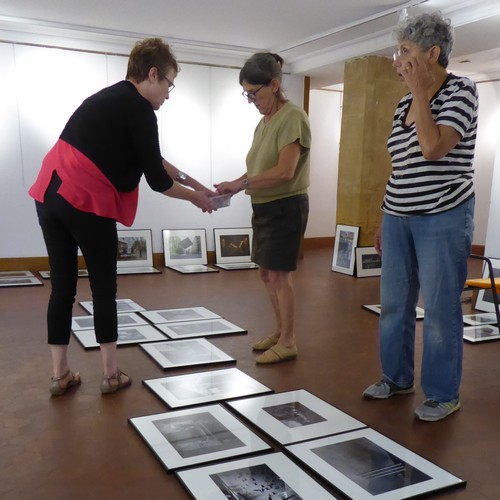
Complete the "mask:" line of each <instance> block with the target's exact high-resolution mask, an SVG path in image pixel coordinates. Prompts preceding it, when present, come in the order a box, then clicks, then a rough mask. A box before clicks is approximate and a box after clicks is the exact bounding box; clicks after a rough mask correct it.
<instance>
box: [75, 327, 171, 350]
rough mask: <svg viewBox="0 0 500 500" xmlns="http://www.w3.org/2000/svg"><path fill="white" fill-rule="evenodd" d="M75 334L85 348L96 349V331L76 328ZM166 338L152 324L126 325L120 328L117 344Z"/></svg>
mask: <svg viewBox="0 0 500 500" xmlns="http://www.w3.org/2000/svg"><path fill="white" fill-rule="evenodd" d="M73 335H74V336H75V337H76V339H77V340H78V342H80V344H81V345H82V347H83V348H84V349H96V348H98V347H99V344H98V343H97V340H96V336H95V331H94V329H91V330H74V331H73ZM160 340H166V337H165V335H163V333H161V332H160V331H159V330H157V329H156V328H155V327H154V326H151V325H139V326H125V327H120V328H118V339H117V341H116V345H117V346H124V345H133V344H140V343H141V342H158V341H160Z"/></svg>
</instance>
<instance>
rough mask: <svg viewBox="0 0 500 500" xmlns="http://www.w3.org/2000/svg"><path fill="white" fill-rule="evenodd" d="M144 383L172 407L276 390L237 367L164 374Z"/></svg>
mask: <svg viewBox="0 0 500 500" xmlns="http://www.w3.org/2000/svg"><path fill="white" fill-rule="evenodd" d="M142 382H143V384H144V385H146V387H148V388H149V389H151V390H152V391H153V392H154V393H155V394H156V395H157V396H158V397H159V398H160V399H162V400H163V401H164V402H165V403H166V404H167V405H168V406H169V407H170V408H181V407H185V406H193V405H199V404H205V403H213V402H215V401H222V400H228V399H234V398H242V397H245V396H251V395H256V394H263V393H269V392H272V389H270V388H269V387H266V386H265V385H264V384H261V383H260V382H258V381H257V380H255V379H254V378H252V377H250V376H248V375H247V374H246V373H243V372H242V371H240V370H238V369H237V368H226V369H221V370H211V371H205V372H197V373H188V374H185V375H176V376H168V377H160V378H154V379H147V380H143V381H142Z"/></svg>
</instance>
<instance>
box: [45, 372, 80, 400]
mask: <svg viewBox="0 0 500 500" xmlns="http://www.w3.org/2000/svg"><path fill="white" fill-rule="evenodd" d="M51 380H52V385H51V386H50V393H51V394H52V396H62V395H63V394H66V391H67V390H68V389H69V388H70V387H74V386H77V385H80V384H81V383H82V380H81V378H80V374H79V373H73V372H72V371H71V370H68V371H67V372H66V373H65V374H64V375H62V376H60V377H51Z"/></svg>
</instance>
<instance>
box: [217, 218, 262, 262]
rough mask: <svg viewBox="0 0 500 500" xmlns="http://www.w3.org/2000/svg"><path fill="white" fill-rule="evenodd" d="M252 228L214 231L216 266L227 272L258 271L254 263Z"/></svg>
mask: <svg viewBox="0 0 500 500" xmlns="http://www.w3.org/2000/svg"><path fill="white" fill-rule="evenodd" d="M252 236H253V230H252V228H251V227H244V228H230V229H218V228H216V229H214V241H215V265H216V266H217V267H220V268H221V269H225V270H226V271H231V270H235V269H257V268H258V267H259V266H257V264H255V263H254V262H252Z"/></svg>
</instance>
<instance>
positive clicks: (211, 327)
mask: <svg viewBox="0 0 500 500" xmlns="http://www.w3.org/2000/svg"><path fill="white" fill-rule="evenodd" d="M156 328H158V329H160V330H161V331H162V332H163V333H165V334H166V335H167V336H168V337H169V338H171V339H188V338H193V337H209V336H212V335H229V334H231V335H234V334H245V333H247V330H245V329H244V328H241V327H239V326H237V325H234V324H233V323H230V322H229V321H226V320H225V319H222V318H216V319H205V320H200V321H181V322H180V323H159V324H157V325H156Z"/></svg>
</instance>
